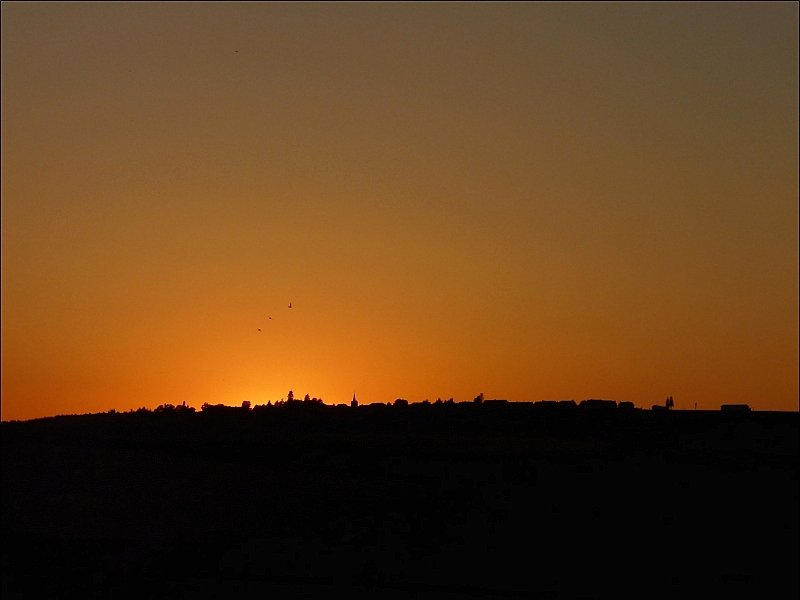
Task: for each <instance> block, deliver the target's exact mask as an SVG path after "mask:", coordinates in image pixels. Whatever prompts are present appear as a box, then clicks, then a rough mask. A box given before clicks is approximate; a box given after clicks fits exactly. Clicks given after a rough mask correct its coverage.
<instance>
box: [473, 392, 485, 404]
mask: <svg viewBox="0 0 800 600" xmlns="http://www.w3.org/2000/svg"><path fill="white" fill-rule="evenodd" d="M473 402H474V403H475V404H483V392H481V393H480V394H478V395H477V396H475V399H474V400H473Z"/></svg>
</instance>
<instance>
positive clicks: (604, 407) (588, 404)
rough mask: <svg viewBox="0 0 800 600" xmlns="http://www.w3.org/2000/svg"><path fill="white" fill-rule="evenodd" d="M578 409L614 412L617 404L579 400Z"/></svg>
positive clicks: (612, 401)
mask: <svg viewBox="0 0 800 600" xmlns="http://www.w3.org/2000/svg"><path fill="white" fill-rule="evenodd" d="M578 408H581V409H583V410H593V411H602V412H607V411H611V410H616V408H617V403H616V402H615V401H614V400H596V399H594V398H592V399H590V400H581V403H580V404H579V405H578Z"/></svg>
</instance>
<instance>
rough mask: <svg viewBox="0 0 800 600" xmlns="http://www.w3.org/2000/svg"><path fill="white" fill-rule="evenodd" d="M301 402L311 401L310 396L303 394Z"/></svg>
mask: <svg viewBox="0 0 800 600" xmlns="http://www.w3.org/2000/svg"><path fill="white" fill-rule="evenodd" d="M303 402H311V396H309V395H308V394H306V395H305V396H303Z"/></svg>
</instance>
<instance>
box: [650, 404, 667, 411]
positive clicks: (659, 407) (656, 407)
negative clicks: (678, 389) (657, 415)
mask: <svg viewBox="0 0 800 600" xmlns="http://www.w3.org/2000/svg"><path fill="white" fill-rule="evenodd" d="M650 410H653V411H655V412H661V411H663V412H667V410H669V409H668V408H667V407H666V406H664V405H663V404H653V406H652V407H651V408H650Z"/></svg>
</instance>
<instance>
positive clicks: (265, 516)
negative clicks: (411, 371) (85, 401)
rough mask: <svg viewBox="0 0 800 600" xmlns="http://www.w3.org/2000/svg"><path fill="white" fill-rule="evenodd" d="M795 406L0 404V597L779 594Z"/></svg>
mask: <svg viewBox="0 0 800 600" xmlns="http://www.w3.org/2000/svg"><path fill="white" fill-rule="evenodd" d="M797 425H798V415H797V413H757V412H756V413H748V414H728V415H726V414H723V413H717V412H680V411H678V412H672V411H670V412H667V411H662V412H659V413H656V412H652V411H636V410H632V411H625V412H621V411H613V412H603V411H579V410H573V411H544V410H536V409H535V407H534V406H533V405H530V404H518V405H517V404H507V405H495V406H492V405H488V404H484V405H473V404H465V405H459V404H456V405H450V406H426V407H419V406H414V405H412V406H408V407H369V406H366V407H359V408H357V409H351V408H344V407H340V408H333V407H325V406H302V405H297V406H294V407H292V406H285V407H281V408H279V409H273V410H265V411H260V412H256V411H245V410H228V411H217V412H214V411H210V410H209V411H206V412H203V413H189V412H180V413H178V412H171V413H160V414H158V413H127V414H99V415H84V416H74V417H57V418H52V419H41V420H36V421H29V422H20V423H16V422H12V423H2V425H0V431H2V444H3V446H2V477H3V481H2V519H3V522H2V540H3V541H2V592H3V597H4V598H22V597H49V598H163V597H174V598H228V597H238V598H280V597H302V598H309V597H312V598H329V597H331V596H334V597H345V598H473V597H474V598H595V597H604V598H605V597H608V598H616V597H622V596H627V597H634V596H635V597H640V598H647V597H663V598H676V597H682V598H701V597H702V598H708V597H715V598H716V597H718V598H731V597H736V598H757V597H758V598H794V597H796V594H797V591H798V570H797V562H798V521H797V512H798V511H797V506H798V478H797V458H798V428H797Z"/></svg>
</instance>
